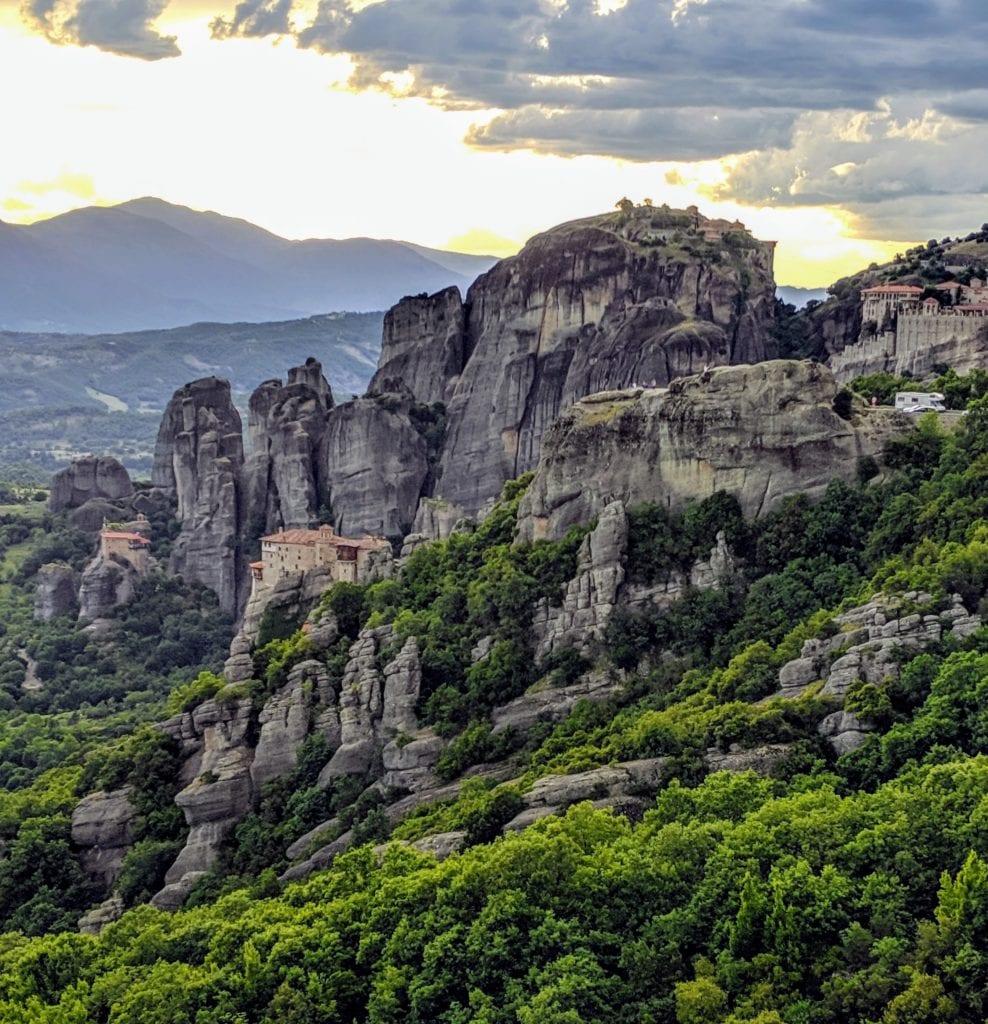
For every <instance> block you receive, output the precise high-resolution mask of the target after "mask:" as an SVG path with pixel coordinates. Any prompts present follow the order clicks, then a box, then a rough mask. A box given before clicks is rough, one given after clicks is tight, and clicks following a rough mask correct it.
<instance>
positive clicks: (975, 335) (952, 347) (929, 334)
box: [828, 315, 988, 381]
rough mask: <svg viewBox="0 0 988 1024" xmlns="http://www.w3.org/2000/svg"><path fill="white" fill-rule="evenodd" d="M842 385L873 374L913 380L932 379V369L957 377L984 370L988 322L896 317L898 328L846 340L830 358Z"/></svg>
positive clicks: (936, 317) (925, 317)
mask: <svg viewBox="0 0 988 1024" xmlns="http://www.w3.org/2000/svg"><path fill="white" fill-rule="evenodd" d="M828 362H829V365H830V368H831V369H832V370H833V372H834V376H835V377H836V378H837V379H838V380H840V381H850V380H854V378H855V377H863V376H865V375H866V374H872V373H893V374H896V375H898V376H910V377H914V378H915V379H916V380H919V381H921V380H923V378H924V377H929V376H935V375H936V373H937V372H938V371H937V370H936V369H935V368H936V367H938V366H939V367H943V366H949V367H951V368H952V369H954V370H956V371H957V372H958V373H970V372H971V370H983V369H985V367H988V323H986V322H985V321H984V320H983V319H981V318H976V317H960V316H922V315H915V316H909V317H899V322H898V327H897V329H896V330H894V331H891V332H886V333H883V334H879V335H877V336H875V337H863V338H858V339H855V340H854V341H853V342H849V343H848V344H846V345H845V346H844V348H843V349H842V350H841V351H839V352H835V353H834V354H833V355H831V357H830V359H829V360H828Z"/></svg>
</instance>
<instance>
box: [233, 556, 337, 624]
mask: <svg viewBox="0 0 988 1024" xmlns="http://www.w3.org/2000/svg"><path fill="white" fill-rule="evenodd" d="M332 585H333V577H332V573H331V572H330V570H329V569H328V568H326V567H325V566H317V567H316V568H315V569H307V570H305V571H304V572H292V573H286V574H285V575H284V576H282V577H281V578H280V579H278V580H277V581H276V582H275V583H274V585H273V586H271V587H267V588H264V587H262V588H258V589H257V590H255V591H254V593H252V594H251V596H250V599H249V600H248V601H247V606H246V608H245V609H244V616H243V622H242V624H241V627H240V629H241V632H242V633H243V634H244V636H246V637H247V639H248V640H249V641H250V642H251V643H256V642H257V637H258V633H259V631H260V628H261V622H262V621H263V619H264V615H265V613H267V614H269V615H277V616H278V618H280V619H281V620H282V621H283V622H294V623H298V624H301V623H302V621H303V620H304V619H305V617H306V616H307V615H308V614H309V612H310V611H312V609H313V608H314V607H315V605H316V603H317V602H318V600H319V598H320V597H322V595H323V594H325V593H326V591H327V590H329V588H330V587H331V586H332Z"/></svg>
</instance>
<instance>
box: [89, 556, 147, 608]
mask: <svg viewBox="0 0 988 1024" xmlns="http://www.w3.org/2000/svg"><path fill="white" fill-rule="evenodd" d="M140 579H141V576H140V573H138V572H137V570H136V569H135V568H134V567H133V566H132V565H131V564H130V563H129V562H128V561H126V560H125V559H123V558H117V557H115V556H113V555H109V556H105V557H104V556H103V555H97V557H96V558H94V559H93V560H92V561H91V562H90V563H89V564H88V565H87V566H86V568H85V569H84V570H83V572H82V578H81V580H80V582H79V618H80V619H85V620H88V621H89V622H93V621H95V620H96V619H102V618H104V617H105V616H106V615H107V614H108V613H109V612H110V611H112V610H113V609H114V608H116V607H117V606H118V605H121V604H126V603H127V602H128V601H129V600H130V599H131V598H132V597H133V596H134V594H135V592H136V590H137V585H138V583H139V582H140Z"/></svg>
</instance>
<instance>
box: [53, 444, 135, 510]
mask: <svg viewBox="0 0 988 1024" xmlns="http://www.w3.org/2000/svg"><path fill="white" fill-rule="evenodd" d="M133 493H134V487H133V484H131V482H130V475H129V474H128V473H127V470H126V469H125V468H124V467H123V465H122V464H121V462H120V461H119V460H118V459H115V458H113V456H112V455H99V456H96V455H84V456H83V457H82V458H78V459H73V460H72V462H71V463H70V464H69V465H68V466H66V467H65V469H63V470H60V471H59V472H58V473H56V474H55V475H54V476H53V477H52V481H51V492H50V494H49V495H48V511H49V512H53V513H54V512H62V511H64V510H65V509H77V508H81V507H82V506H83V505H85V504H86V502H87V501H93V500H100V499H103V500H106V501H109V502H119V501H120V500H121V499H124V498H129V497H130V496H131V495H132V494H133Z"/></svg>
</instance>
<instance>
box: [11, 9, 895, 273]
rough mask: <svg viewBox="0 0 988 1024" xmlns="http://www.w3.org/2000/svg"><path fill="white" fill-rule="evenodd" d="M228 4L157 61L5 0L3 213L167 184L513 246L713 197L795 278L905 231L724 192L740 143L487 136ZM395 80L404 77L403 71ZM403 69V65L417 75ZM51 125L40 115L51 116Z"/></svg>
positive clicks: (414, 235) (369, 224)
mask: <svg viewBox="0 0 988 1024" xmlns="http://www.w3.org/2000/svg"><path fill="white" fill-rule="evenodd" d="M215 13H216V7H215V5H214V4H207V3H206V2H205V0H202V2H200V0H181V2H179V3H178V4H177V5H174V6H172V7H170V8H168V9H166V12H165V14H164V15H163V16H162V17H161V19H159V28H160V29H161V31H163V32H167V33H168V34H169V35H175V36H177V37H178V40H179V45H180V47H181V50H182V56H181V57H179V58H175V59H170V60H162V61H157V62H152V63H148V62H143V61H139V60H134V59H130V58H126V57H120V56H116V55H114V54H110V53H105V52H102V51H100V50H96V49H93V48H80V47H73V46H55V45H52V44H50V43H48V42H47V41H46V40H45V39H43V38H41V37H40V36H38V35H35V34H32V33H31V32H30V31H28V30H27V29H26V28H25V26H24V25H23V23H22V22H21V19H20V17H19V15H18V9H17V4H16V3H14V4H11V3H10V2H9V0H0V88H2V89H3V90H4V95H6V96H14V95H16V96H17V97H18V102H17V103H16V104H7V105H6V106H5V108H4V110H3V113H2V115H0V127H2V128H3V131H4V135H5V138H6V139H7V140H8V141H9V145H8V147H7V150H6V152H5V159H4V160H3V161H0V219H3V220H5V221H8V222H13V223H31V222H32V221H36V220H39V219H41V218H44V217H50V216H52V215H54V214H58V213H61V212H64V211H66V210H69V209H73V208H76V207H80V206H88V205H99V204H102V205H106V204H113V203H117V202H123V201H125V200H127V199H132V198H136V197H139V196H144V195H154V196H158V197H160V198H162V199H166V200H168V201H170V202H174V203H179V204H182V205H186V206H190V207H193V208H195V209H212V210H216V211H217V212H219V213H224V214H229V215H232V216H238V217H243V218H245V219H247V220H250V221H252V222H254V223H257V224H259V225H261V226H262V227H265V228H268V229H269V230H272V231H275V232H277V233H278V234H282V235H284V236H286V237H289V238H305V237H316V236H320V237H350V236H358V235H365V236H371V237H380V238H404V239H407V240H409V241H414V242H418V243H421V244H424V245H430V246H435V247H447V248H455V249H458V250H460V251H463V252H475V253H489V254H492V255H496V256H504V255H509V254H510V253H512V252H514V251H517V249H518V248H520V246H521V245H522V244H523V243H524V242H525V240H526V239H528V238H529V237H531V236H532V235H533V234H536V233H538V232H540V231H543V230H545V229H547V228H549V227H551V226H552V225H553V224H557V223H560V222H563V221H567V220H572V219H575V218H577V217H584V216H588V215H591V214H594V213H599V212H602V211H605V210H610V209H611V208H612V207H613V204H614V202H615V201H616V200H617V199H618V198H620V197H621V196H622V195H628V196H630V197H631V198H633V199H636V200H638V199H640V198H642V197H644V196H646V195H647V196H650V197H651V198H652V199H653V200H654V201H655V202H656V203H661V202H668V203H669V204H670V205H672V206H679V207H683V206H686V205H689V204H690V203H696V204H697V205H698V206H700V208H701V209H702V210H703V211H704V212H705V213H708V214H709V215H711V216H726V217H731V218H734V217H740V219H741V220H743V221H744V222H745V223H746V224H747V225H748V226H749V227H750V228H751V229H752V231H754V233H755V234H756V235H758V236H759V237H761V238H774V239H776V240H777V241H778V243H779V246H778V250H777V261H776V276H777V278H778V279H779V281H780V282H783V283H786V284H797V285H805V286H813V287H818V286H822V285H826V284H829V283H830V282H832V281H833V280H834V279H835V278H837V277H840V276H843V275H845V274H848V273H852V272H854V271H856V270H858V269H860V268H861V267H862V266H865V265H867V264H868V263H869V262H871V261H872V260H883V259H886V258H887V257H888V255H890V254H891V253H892V252H894V251H896V250H898V249H901V248H902V247H903V244H905V243H902V242H888V241H883V240H874V239H867V238H861V237H858V231H857V227H856V225H855V224H854V222H853V221H852V220H851V219H850V217H849V216H848V215H846V214H845V213H844V212H843V211H840V210H836V209H830V208H822V207H782V206H780V207H762V208H755V207H747V206H744V205H742V204H738V203H733V202H725V201H721V200H718V199H714V198H713V196H712V193H713V192H714V191H715V189H716V187H717V185H718V183H720V182H722V181H723V180H724V176H725V172H726V169H727V167H728V166H729V163H728V162H727V161H713V160H708V161H701V162H695V163H691V164H671V163H636V162H631V161H627V160H619V159H615V158H610V157H603V156H601V157H588V156H582V157H561V156H551V155H544V154H536V153H533V152H529V151H524V150H517V151H512V152H500V151H487V150H482V149H476V148H472V147H470V146H468V145H467V144H466V143H465V142H464V141H463V140H464V138H465V136H466V135H467V132H468V129H469V128H470V126H471V125H473V124H476V123H478V121H485V120H489V119H490V118H492V117H493V116H495V114H496V113H497V112H496V111H480V112H478V111H461V110H456V111H451V110H441V109H439V108H438V107H436V106H432V105H430V104H429V103H428V102H426V101H425V100H423V99H421V98H415V97H406V96H397V95H394V94H390V95H389V94H387V93H385V92H384V91H381V92H354V91H353V90H352V89H351V88H350V87H349V86H348V85H347V81H348V78H349V75H350V71H351V65H350V62H349V61H348V60H347V59H346V58H345V57H327V56H323V55H320V54H317V53H315V52H314V51H312V50H304V49H298V48H297V47H295V46H294V45H293V44H292V43H291V42H290V41H287V40H282V41H280V42H272V41H270V40H263V39H234V40H228V41H224V42H217V41H215V40H213V39H211V37H210V33H209V20H210V15H211V14H215ZM392 84H394V83H392ZM398 84H401V83H398ZM39 126H40V127H39Z"/></svg>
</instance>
